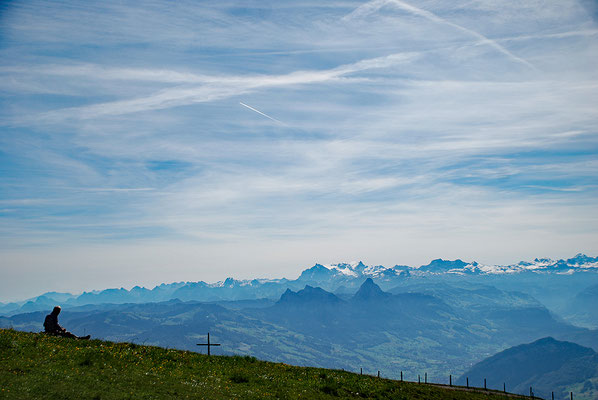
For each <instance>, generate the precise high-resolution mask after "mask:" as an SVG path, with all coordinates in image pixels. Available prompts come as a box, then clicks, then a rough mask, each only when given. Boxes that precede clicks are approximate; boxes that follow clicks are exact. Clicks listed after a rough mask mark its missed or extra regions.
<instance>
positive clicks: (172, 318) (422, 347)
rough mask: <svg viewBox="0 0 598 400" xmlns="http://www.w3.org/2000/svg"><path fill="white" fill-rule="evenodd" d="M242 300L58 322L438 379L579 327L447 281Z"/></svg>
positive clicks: (81, 315) (155, 306) (38, 317)
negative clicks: (262, 302)
mask: <svg viewBox="0 0 598 400" xmlns="http://www.w3.org/2000/svg"><path fill="white" fill-rule="evenodd" d="M425 289H426V288H422V289H421V290H425ZM428 289H429V288H428ZM418 290H419V289H418ZM426 290H427V289H426ZM443 299H444V300H443ZM445 300H446V301H445ZM247 305H248V306H249V307H235V308H234V309H233V308H227V307H230V304H228V305H227V306H226V307H224V306H223V305H219V304H208V303H198V302H182V301H168V302H161V303H146V304H124V305H104V306H95V307H93V306H85V307H82V308H77V309H66V310H64V311H63V313H62V314H61V315H60V321H61V324H63V325H64V326H66V327H68V328H69V329H70V330H72V331H73V332H74V333H76V334H78V335H86V334H91V335H92V336H93V337H94V338H100V339H104V340H111V341H115V342H134V343H137V344H151V345H156V346H162V347H170V348H177V349H181V350H195V349H196V346H195V343H197V341H198V340H202V339H203V338H204V335H205V334H206V332H211V333H212V335H213V337H214V338H215V340H218V341H219V342H220V343H224V344H226V346H223V347H222V348H221V349H219V350H218V354H220V355H232V354H240V355H251V356H255V357H258V358H260V359H263V360H268V361H274V362H284V363H290V364H294V365H310V366H316V367H321V368H333V369H346V370H355V368H357V367H363V368H365V369H367V370H378V369H379V370H382V371H384V372H385V374H386V376H388V377H391V378H399V376H400V372H401V371H403V372H406V373H408V374H409V375H410V376H413V375H415V376H417V374H418V373H427V374H428V377H429V378H430V381H434V382H438V383H448V374H452V375H453V376H456V375H460V374H462V373H463V372H465V370H466V369H467V368H469V367H470V366H471V365H473V364H474V363H475V362H478V361H480V360H482V359H483V358H486V357H488V356H490V355H492V354H494V353H496V352H498V351H501V350H504V349H506V348H509V347H511V346H514V345H517V344H520V343H526V342H530V341H532V340H536V339H538V338H541V337H545V336H553V337H560V336H562V335H565V334H575V333H578V332H580V331H583V329H582V328H576V327H573V326H571V325H567V324H564V323H562V322H560V321H558V320H556V319H554V318H553V316H552V315H551V314H550V313H549V312H548V310H546V309H545V308H543V307H542V306H541V305H540V304H539V303H538V302H537V301H536V300H534V299H533V298H529V297H527V296H525V295H522V294H516V293H509V292H504V291H501V290H498V289H496V288H492V287H484V288H482V289H477V288H474V289H469V288H459V287H454V286H451V285H446V284H445V285H444V286H443V287H442V290H440V289H439V290H436V291H431V292H429V293H428V292H425V293H420V292H417V291H415V292H412V291H409V292H406V293H403V292H397V293H396V294H391V293H388V292H384V291H383V290H382V289H381V288H380V287H379V286H378V285H376V284H375V283H374V281H373V280H369V279H368V280H366V281H365V282H363V283H362V287H361V288H359V289H356V290H355V291H354V294H352V295H350V296H349V297H348V298H345V299H341V298H339V297H338V296H336V295H334V294H333V293H330V292H327V291H325V290H324V289H322V288H316V287H311V286H309V285H306V286H305V288H304V289H301V290H298V291H296V292H294V291H292V290H288V291H287V292H285V293H284V294H283V295H282V296H281V298H280V299H279V300H278V301H277V302H276V303H273V304H271V305H267V306H262V307H257V308H256V307H253V306H252V305H251V303H249V304H247ZM48 311H49V310H46V311H45V312H34V313H27V314H18V315H14V316H12V317H8V318H4V317H0V328H9V327H12V328H15V329H18V330H22V331H31V332H38V331H39V330H40V329H42V325H41V324H42V322H43V320H44V316H45V314H46V313H47V312H48Z"/></svg>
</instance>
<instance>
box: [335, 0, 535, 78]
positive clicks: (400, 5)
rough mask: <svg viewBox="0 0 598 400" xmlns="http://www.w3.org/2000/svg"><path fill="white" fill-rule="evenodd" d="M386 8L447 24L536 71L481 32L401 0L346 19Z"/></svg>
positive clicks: (376, 2)
mask: <svg viewBox="0 0 598 400" xmlns="http://www.w3.org/2000/svg"><path fill="white" fill-rule="evenodd" d="M385 6H393V7H396V8H399V9H401V10H404V11H408V12H410V13H412V14H414V15H417V16H419V17H422V18H425V19H427V20H430V21H432V22H435V23H439V24H445V25H448V26H450V27H453V28H455V29H457V30H459V31H461V32H464V33H466V34H468V35H470V36H473V37H474V38H476V39H478V40H479V41H480V43H482V44H486V45H488V46H491V47H492V48H494V49H495V50H497V51H498V52H500V53H502V54H504V55H505V56H507V57H508V58H510V59H511V60H513V61H515V62H517V63H520V64H523V65H525V66H527V67H529V68H531V69H533V70H536V67H534V66H533V65H532V64H531V63H530V62H528V61H526V60H524V59H523V58H521V57H518V56H516V55H515V54H513V53H512V52H510V51H509V50H508V49H506V48H505V47H504V46H502V45H500V44H499V43H498V42H496V41H495V40H492V39H490V38H488V37H486V36H484V35H482V34H481V33H479V32H476V31H474V30H472V29H469V28H466V27H464V26H461V25H459V24H456V23H454V22H451V21H449V20H448V19H446V18H441V17H439V16H438V15H436V14H434V13H432V12H430V11H426V10H424V9H422V8H419V7H415V6H413V5H411V4H408V3H405V2H403V1H400V0H372V1H370V2H368V3H366V4H364V5H361V6H359V7H358V8H357V9H355V10H354V11H353V12H352V13H351V14H349V15H347V16H346V17H345V19H352V18H360V17H363V16H365V15H368V14H372V13H375V12H377V11H379V10H380V9H381V8H382V7H385Z"/></svg>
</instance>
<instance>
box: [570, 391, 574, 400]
mask: <svg viewBox="0 0 598 400" xmlns="http://www.w3.org/2000/svg"><path fill="white" fill-rule="evenodd" d="M570 393H571V400H573V392H570Z"/></svg>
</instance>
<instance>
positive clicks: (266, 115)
mask: <svg viewBox="0 0 598 400" xmlns="http://www.w3.org/2000/svg"><path fill="white" fill-rule="evenodd" d="M239 104H240V105H242V106H243V107H247V108H249V109H250V110H251V111H255V112H256V113H258V114H260V115H263V116H264V117H266V118H269V119H271V120H272V121H275V122H278V123H279V124H283V125H284V123H283V122H282V121H279V120H277V119H276V118H272V117H271V116H269V115H268V114H265V113H263V112H261V111H260V110H256V109H255V108H253V107H251V106H248V105H247V104H245V103H243V102H242V101H240V102H239Z"/></svg>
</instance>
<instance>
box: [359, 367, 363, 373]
mask: <svg viewBox="0 0 598 400" xmlns="http://www.w3.org/2000/svg"><path fill="white" fill-rule="evenodd" d="M359 375H363V367H362V368H359Z"/></svg>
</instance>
